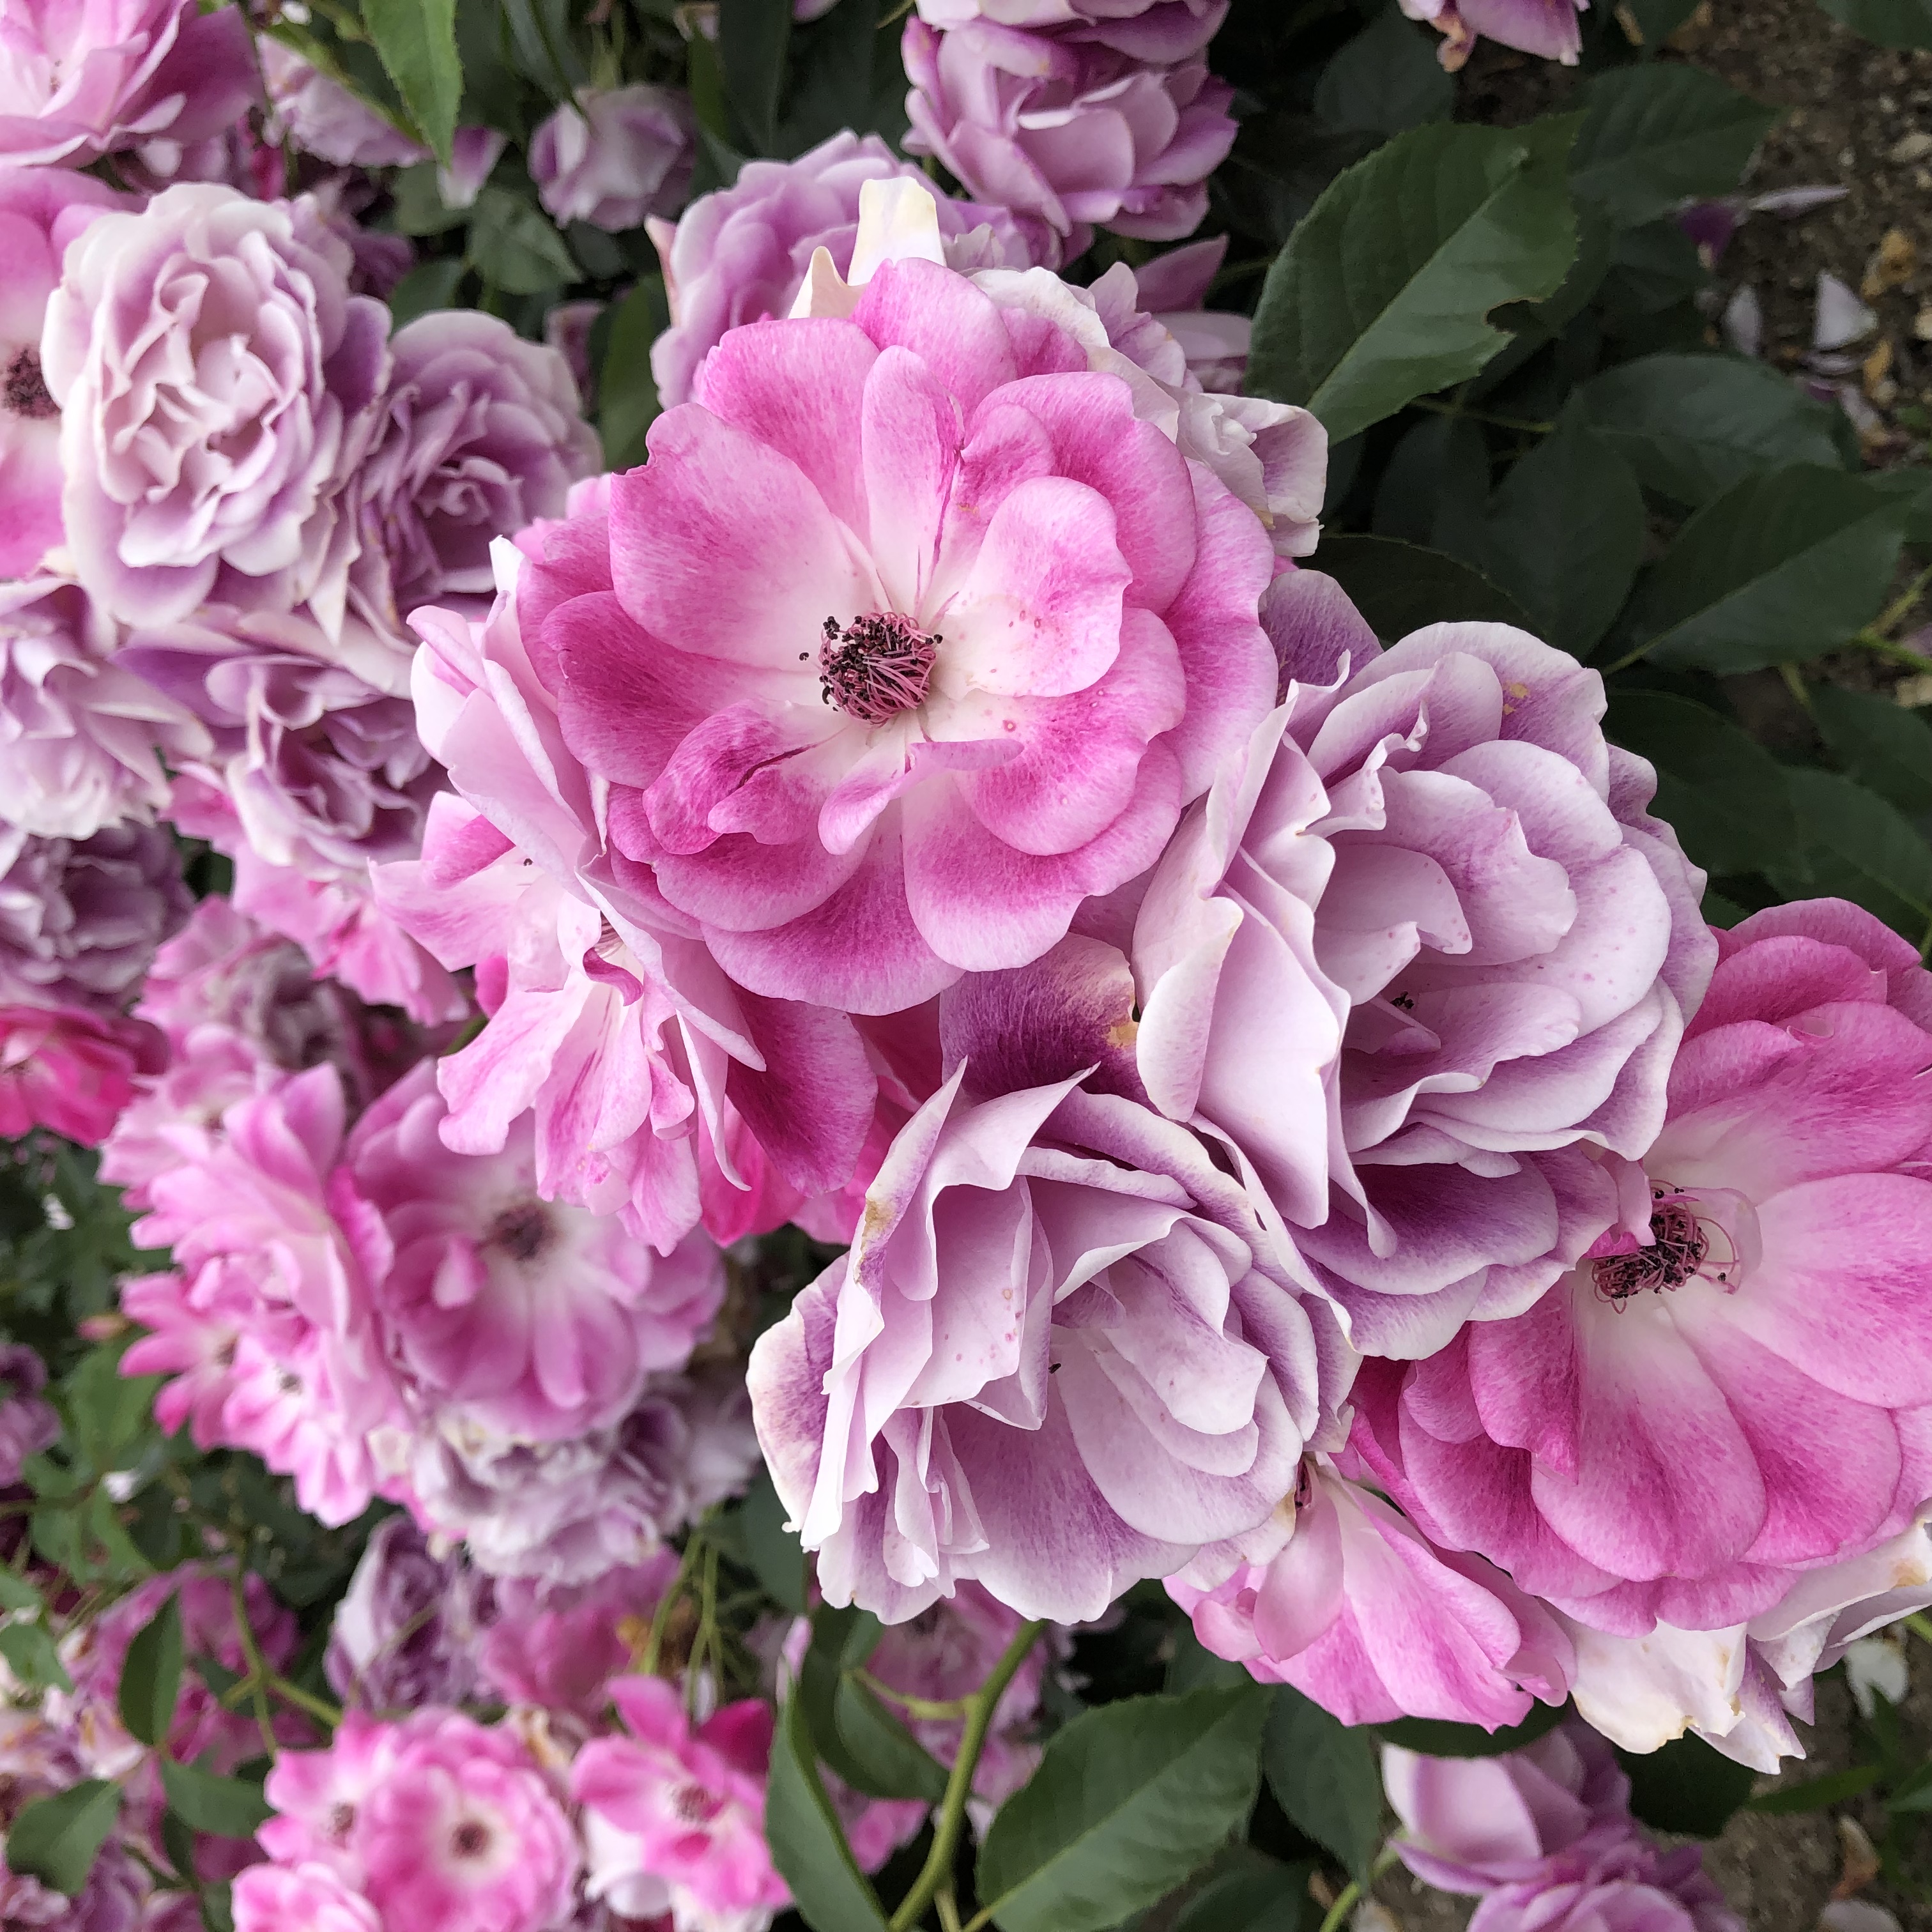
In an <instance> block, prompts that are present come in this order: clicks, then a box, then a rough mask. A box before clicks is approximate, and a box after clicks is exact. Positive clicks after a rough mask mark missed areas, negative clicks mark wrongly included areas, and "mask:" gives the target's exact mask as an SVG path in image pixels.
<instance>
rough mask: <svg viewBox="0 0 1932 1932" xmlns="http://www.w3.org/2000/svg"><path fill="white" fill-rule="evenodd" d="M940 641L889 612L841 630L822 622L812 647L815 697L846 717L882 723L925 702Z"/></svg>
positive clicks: (829, 621)
mask: <svg viewBox="0 0 1932 1932" xmlns="http://www.w3.org/2000/svg"><path fill="white" fill-rule="evenodd" d="M944 641H945V640H944V638H943V637H939V636H938V635H937V634H928V633H927V632H926V631H919V630H915V629H914V628H913V625H912V622H911V620H910V619H909V618H906V617H901V616H896V615H895V614H894V613H892V612H891V611H887V610H875V611H874V612H873V613H871V616H866V617H854V618H853V620H852V621H851V622H850V623H849V624H847V625H845V626H844V628H843V629H842V630H841V628H839V624H838V619H837V618H835V617H828V618H826V620H825V626H824V637H823V640H822V641H821V642H820V645H819V646H818V670H819V687H818V689H819V694H820V697H823V699H824V700H825V702H826V703H827V704H835V705H836V706H838V709H840V710H841V711H842V712H844V713H845V715H847V717H848V718H858V719H859V721H861V722H862V723H863V724H883V723H884V722H885V721H886V719H887V718H893V717H896V716H897V715H898V713H899V712H901V711H910V710H911V709H913V707H914V706H916V705H920V704H923V703H925V702H926V688H927V686H928V685H930V684H931V682H932V667H933V664H934V663H935V661H937V659H938V655H939V646H941V644H942V643H944Z"/></svg>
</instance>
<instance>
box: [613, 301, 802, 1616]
mask: <svg viewBox="0 0 1932 1932" xmlns="http://www.w3.org/2000/svg"><path fill="white" fill-rule="evenodd" d="M669 327H670V307H669V305H667V303H666V302H665V300H664V278H663V277H662V276H661V275H646V276H643V277H642V278H640V280H639V281H638V283H637V287H635V288H634V289H633V290H631V293H629V294H628V295H627V296H625V298H624V299H623V300H622V302H619V304H618V305H617V306H616V310H615V311H614V312H613V314H612V316H611V318H610V342H609V345H608V346H607V347H606V349H605V350H604V366H603V368H602V369H601V370H600V371H598V377H597V420H598V431H599V433H600V434H601V435H602V437H603V439H604V463H605V465H606V466H607V467H608V468H610V469H631V468H632V467H633V466H634V465H636V464H637V463H641V462H643V460H644V432H645V431H646V430H648V429H649V428H650V426H651V425H652V423H654V422H656V421H657V419H658V413H659V412H658V386H657V380H656V378H655V377H653V376H652V374H651V344H652V343H653V342H654V341H656V339H657V338H658V336H659V335H661V333H662V332H664V330H665V329H667V328H669ZM802 1608H803V1606H802V1604H800V1605H799V1609H801V1610H802Z"/></svg>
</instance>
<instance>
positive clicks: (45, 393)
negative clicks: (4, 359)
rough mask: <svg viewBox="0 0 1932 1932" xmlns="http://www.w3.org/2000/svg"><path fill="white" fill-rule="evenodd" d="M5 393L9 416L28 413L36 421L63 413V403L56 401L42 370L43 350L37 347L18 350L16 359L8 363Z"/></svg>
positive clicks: (14, 357)
mask: <svg viewBox="0 0 1932 1932" xmlns="http://www.w3.org/2000/svg"><path fill="white" fill-rule="evenodd" d="M5 393H6V401H5V409H6V411H7V414H8V415H9V416H25V417H26V418H27V419H28V421H29V422H46V420H47V419H48V418H49V417H50V416H58V415H59V414H60V405H59V404H58V403H57V402H55V401H54V398H53V392H52V391H51V390H50V389H49V388H48V387H47V380H46V377H44V376H43V375H42V374H41V373H40V351H39V350H37V349H21V350H16V351H15V352H14V355H13V360H12V361H11V362H9V363H8V364H7V374H6V389H5Z"/></svg>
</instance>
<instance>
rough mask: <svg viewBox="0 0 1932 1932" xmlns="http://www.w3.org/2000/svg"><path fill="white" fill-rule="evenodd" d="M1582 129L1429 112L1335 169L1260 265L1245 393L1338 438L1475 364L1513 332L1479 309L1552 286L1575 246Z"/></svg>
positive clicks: (1539, 294)
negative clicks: (1491, 123) (1283, 242)
mask: <svg viewBox="0 0 1932 1932" xmlns="http://www.w3.org/2000/svg"><path fill="white" fill-rule="evenodd" d="M1575 128H1576V121H1575V120H1574V118H1571V119H1566V120H1563V121H1546V122H1541V123H1538V124H1537V126H1535V127H1532V128H1528V129H1523V130H1514V131H1511V130H1505V129H1502V128H1496V127H1464V126H1458V125H1455V124H1448V123H1438V124H1434V125H1432V126H1430V127H1418V128H1415V129H1414V130H1412V131H1411V132H1409V133H1406V134H1400V135H1398V136H1397V137H1396V138H1395V139H1394V140H1392V141H1391V142H1389V143H1388V145H1386V146H1385V147H1384V148H1381V149H1379V151H1377V152H1376V153H1375V154H1371V155H1370V157H1368V159H1367V160H1365V161H1361V162H1359V163H1357V164H1356V166H1354V167H1352V168H1350V169H1349V170H1348V171H1347V172H1346V173H1345V174H1343V175H1340V177H1339V178H1337V180H1336V181H1334V183H1332V184H1331V186H1330V187H1328V190H1327V191H1326V192H1325V193H1324V194H1323V195H1322V198H1321V199H1320V200H1319V201H1318V202H1316V204H1315V205H1314V207H1313V208H1311V209H1310V211H1309V213H1308V215H1307V218H1306V219H1305V220H1304V221H1302V222H1301V224H1300V225H1299V226H1298V227H1297V228H1296V229H1295V232H1294V233H1293V234H1292V236H1290V237H1289V243H1288V246H1287V247H1286V248H1284V249H1283V251H1282V252H1281V253H1280V254H1279V255H1278V256H1277V257H1276V258H1275V260H1274V266H1272V267H1271V269H1269V270H1268V281H1267V283H1266V284H1265V286H1264V287H1263V289H1262V299H1261V305H1260V307H1259V309H1258V310H1257V311H1256V316H1255V332H1254V341H1253V349H1252V351H1251V353H1250V359H1249V362H1248V380H1247V387H1248V390H1249V392H1250V394H1251V395H1262V396H1270V397H1273V398H1274V399H1275V400H1276V401H1280V402H1288V403H1304V404H1307V406H1308V407H1310V408H1311V409H1312V410H1314V412H1315V413H1316V415H1317V416H1319V417H1320V418H1321V419H1322V422H1324V423H1325V424H1326V425H1327V426H1328V434H1329V435H1330V437H1331V438H1332V439H1333V440H1336V441H1338V442H1339V441H1340V440H1341V439H1343V437H1349V436H1352V435H1354V434H1355V432H1356V431H1358V430H1362V429H1366V428H1367V427H1368V426H1369V425H1370V424H1371V423H1374V422H1380V421H1381V420H1382V418H1383V417H1385V416H1390V415H1392V414H1394V412H1395V411H1396V410H1399V409H1400V408H1401V407H1403V405H1404V404H1406V403H1409V402H1411V401H1414V399H1415V398H1416V397H1418V396H1421V395H1427V394H1428V393H1429V392H1430V391H1431V390H1433V389H1442V388H1443V387H1445V386H1446V385H1448V384H1449V383H1458V382H1461V381H1463V380H1465V379H1466V377H1471V376H1473V375H1475V374H1476V372H1477V371H1478V370H1479V369H1481V368H1482V366H1483V365H1484V363H1486V362H1488V361H1489V359H1490V357H1491V356H1493V355H1495V354H1496V351H1497V350H1499V349H1500V348H1502V346H1503V344H1504V343H1505V341H1506V340H1507V339H1508V338H1506V337H1505V335H1504V334H1503V332H1502V331H1501V330H1500V329H1494V328H1492V327H1491V326H1490V324H1489V323H1488V322H1487V321H1486V320H1484V317H1487V315H1488V314H1489V313H1490V311H1491V310H1492V309H1493V308H1499V307H1501V306H1502V304H1504V303H1505V302H1540V301H1541V300H1542V299H1544V297H1546V296H1550V295H1553V294H1554V293H1556V290H1557V289H1558V288H1559V287H1560V286H1561V285H1562V281H1563V278H1564V275H1565V272H1566V271H1567V270H1568V268H1569V266H1570V263H1571V258H1572V257H1573V256H1574V254H1575V253H1576V249H1577V224H1576V220H1575V217H1574V214H1573V212H1572V211H1571V205H1570V198H1569V195H1568V191H1567V190H1566V188H1565V184H1564V178H1563V166H1564V159H1565V150H1566V148H1568V143H1569V141H1570V139H1571V136H1572V135H1573V134H1574V131H1575Z"/></svg>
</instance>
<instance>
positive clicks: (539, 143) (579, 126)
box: [529, 86, 695, 234]
mask: <svg viewBox="0 0 1932 1932" xmlns="http://www.w3.org/2000/svg"><path fill="white" fill-rule="evenodd" d="M694 127H695V123H694V120H693V118H692V115H691V103H690V102H689V101H688V100H686V99H685V97H684V96H683V95H681V94H674V93H673V92H671V91H670V89H667V88H662V87H646V86H636V87H617V88H586V89H583V92H580V94H579V95H577V98H576V99H575V101H565V102H564V103H563V104H562V106H561V107H559V108H558V109H557V110H556V112H555V113H553V114H552V115H550V117H549V118H548V119H547V120H546V121H544V122H543V124H541V126H540V127H538V129H537V130H536V132H535V133H534V134H532V136H530V155H529V158H530V178H531V179H532V180H533V181H535V183H536V184H537V193H538V197H539V198H540V199H541V201H542V202H543V205H544V207H545V208H547V209H548V210H549V211H550V214H551V215H552V216H553V217H554V218H555V219H556V220H557V221H559V222H571V221H587V222H589V223H590V225H591V226H592V227H593V228H605V229H610V231H611V232H612V233H613V234H615V233H622V231H623V230H624V229H627V228H635V227H636V226H637V225H638V224H639V223H640V222H642V221H643V218H644V217H645V216H646V215H647V214H669V213H670V211H672V210H673V208H676V206H677V205H678V204H679V202H681V201H682V200H683V199H684V194H685V189H686V188H687V187H689V185H690V184H691V157H692V154H693V148H692V139H693V133H694Z"/></svg>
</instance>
